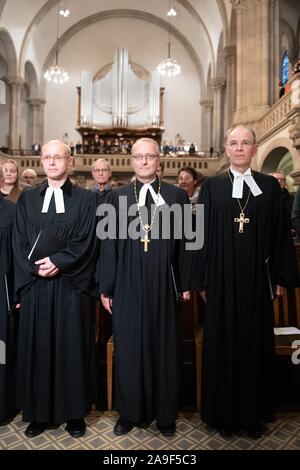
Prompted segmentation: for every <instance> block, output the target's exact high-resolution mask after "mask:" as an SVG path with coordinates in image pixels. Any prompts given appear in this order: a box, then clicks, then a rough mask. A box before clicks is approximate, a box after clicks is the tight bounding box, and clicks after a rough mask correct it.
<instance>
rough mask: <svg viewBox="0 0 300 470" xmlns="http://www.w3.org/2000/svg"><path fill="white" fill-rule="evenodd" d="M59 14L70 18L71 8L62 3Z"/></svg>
mask: <svg viewBox="0 0 300 470" xmlns="http://www.w3.org/2000/svg"><path fill="white" fill-rule="evenodd" d="M59 14H60V16H63V17H64V18H68V16H69V15H70V10H69V8H66V7H65V5H64V4H62V5H61V7H60V9H59Z"/></svg>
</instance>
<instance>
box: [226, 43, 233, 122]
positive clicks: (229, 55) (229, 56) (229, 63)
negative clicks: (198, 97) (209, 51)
mask: <svg viewBox="0 0 300 470" xmlns="http://www.w3.org/2000/svg"><path fill="white" fill-rule="evenodd" d="M224 58H225V63H226V92H227V128H230V127H232V125H233V118H234V113H235V110H236V46H226V47H225V48H224Z"/></svg>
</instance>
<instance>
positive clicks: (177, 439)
mask: <svg viewBox="0 0 300 470" xmlns="http://www.w3.org/2000/svg"><path fill="white" fill-rule="evenodd" d="M117 418H118V414H117V413H116V412H109V411H105V412H99V411H97V412H92V413H91V414H89V415H88V416H87V418H86V422H87V432H86V434H85V436H84V437H82V438H80V439H73V438H72V437H71V436H70V435H69V434H68V433H67V432H66V431H65V429H64V428H65V425H62V426H60V427H59V428H57V429H52V430H48V431H46V432H44V433H43V434H42V435H40V436H37V437H36V438H34V439H27V438H26V437H25V435H24V430H25V429H26V426H27V424H28V423H23V421H22V416H21V415H18V416H17V417H16V418H15V419H14V421H13V422H11V423H10V424H9V425H7V426H1V427H0V449H2V450H4V449H6V450H19V449H23V450H25V449H27V450H34V449H36V450H37V449H39V450H75V449H76V450H78V449H82V450H95V449H99V450H100V449H102V450H138V449H144V450H167V449H172V450H196V449H203V450H227V449H231V450H252V449H265V450H285V449H291V450H298V449H300V414H299V413H289V414H287V413H280V414H278V415H277V416H276V419H275V421H274V422H273V423H272V424H270V425H269V428H268V430H266V433H265V434H264V435H263V436H262V437H261V438H260V439H257V440H252V439H249V438H248V437H247V436H235V437H232V438H226V439H225V438H222V437H221V436H220V435H219V434H218V433H217V432H215V431H209V430H208V429H207V427H206V425H205V424H204V423H203V422H201V420H200V418H199V416H198V415H197V414H196V413H180V415H179V419H178V420H177V432H176V434H175V435H174V436H173V437H172V438H166V437H163V436H162V435H161V434H160V433H159V432H158V430H157V428H156V424H155V423H152V424H151V425H150V426H149V427H148V428H147V429H144V428H134V429H133V431H131V432H130V433H128V434H127V435H125V436H120V437H117V436H115V435H114V434H113V426H114V423H115V421H116V419H117Z"/></svg>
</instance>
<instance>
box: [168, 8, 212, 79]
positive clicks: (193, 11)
mask: <svg viewBox="0 0 300 470" xmlns="http://www.w3.org/2000/svg"><path fill="white" fill-rule="evenodd" d="M177 2H178V3H179V4H180V5H181V6H182V7H183V8H184V9H186V10H187V11H188V12H189V13H190V15H191V16H192V17H193V18H194V19H195V20H196V21H197V22H198V24H200V25H201V27H202V28H203V31H204V32H205V35H206V39H207V42H208V44H209V56H210V61H211V64H212V68H213V71H214V69H215V59H214V48H213V44H212V40H211V37H210V35H209V32H208V29H207V27H206V25H205V23H204V21H203V20H202V18H201V16H200V15H199V13H198V11H197V10H196V9H195V8H194V7H193V6H192V5H191V4H190V3H189V2H188V1H187V0H177Z"/></svg>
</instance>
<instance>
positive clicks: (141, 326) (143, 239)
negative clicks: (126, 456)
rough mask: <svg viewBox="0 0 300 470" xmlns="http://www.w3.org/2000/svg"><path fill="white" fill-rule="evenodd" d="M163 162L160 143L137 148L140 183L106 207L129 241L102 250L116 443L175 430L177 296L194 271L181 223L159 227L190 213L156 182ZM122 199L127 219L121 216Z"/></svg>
mask: <svg viewBox="0 0 300 470" xmlns="http://www.w3.org/2000/svg"><path fill="white" fill-rule="evenodd" d="M159 163H160V156H159V148H158V144H157V142H156V141H154V140H152V139H148V138H142V139H139V140H137V141H136V142H135V144H134V145H133V147H132V166H133V169H134V173H135V178H134V179H133V181H132V182H130V183H128V184H127V185H126V186H123V187H122V188H118V189H116V190H114V191H113V192H112V194H111V197H110V200H109V202H110V203H111V204H112V205H113V207H114V208H115V212H116V214H117V233H120V232H118V231H119V229H120V227H121V226H123V228H124V226H125V227H127V230H128V232H127V236H120V235H117V237H116V238H115V237H114V236H113V235H112V236H111V237H110V236H109V238H106V239H104V240H103V241H102V244H101V254H100V270H99V272H100V293H101V300H102V303H103V306H104V307H105V308H106V309H107V310H108V311H109V312H110V313H111V314H112V320H113V334H114V344H115V384H116V387H115V390H116V407H117V409H118V411H119V413H120V418H119V419H118V421H117V423H116V425H115V427H114V433H115V434H116V435H118V436H120V435H123V434H126V433H128V432H129V431H131V430H132V429H133V427H134V425H137V426H138V425H142V424H146V425H149V424H150V423H151V421H152V420H154V419H156V421H157V427H158V429H159V431H160V432H161V433H162V434H163V435H165V436H167V437H170V436H173V434H174V433H175V430H176V425H175V420H176V416H177V407H178V395H179V390H178V386H179V373H178V372H179V363H180V361H179V348H180V335H179V325H178V322H179V317H178V315H179V313H178V305H177V304H176V295H175V294H176V290H178V292H181V293H182V298H183V300H187V299H188V298H189V292H188V291H187V288H188V273H189V271H188V267H187V266H186V264H187V258H186V257H185V254H186V252H185V243H184V242H185V240H184V237H183V235H182V237H181V239H175V236H174V232H175V225H176V223H178V220H177V219H176V218H175V217H174V218H172V216H171V217H170V220H171V222H170V227H169V228H170V232H169V235H167V236H165V237H164V236H163V235H162V232H161V231H160V229H158V226H159V223H161V222H162V219H163V220H165V219H167V217H168V216H169V215H170V212H171V211H170V207H171V206H172V205H173V204H176V203H177V204H178V206H179V207H180V209H182V208H183V205H184V204H187V205H188V207H190V206H189V201H188V198H187V195H186V193H185V191H183V190H182V189H180V188H178V187H176V186H173V185H170V184H167V183H165V182H163V181H161V180H160V179H159V178H158V177H157V169H158V166H159ZM124 200H125V201H127V206H128V208H129V210H130V215H129V212H128V213H127V214H126V215H124V212H125V211H124V210H123V209H122V207H123V203H124ZM131 214H132V215H131ZM131 223H135V227H136V232H135V233H132V232H130V230H129V227H130V225H131ZM120 230H121V229H120ZM154 231H156V233H157V236H156V237H155V236H154ZM175 274H176V281H175ZM175 282H176V284H177V285H175Z"/></svg>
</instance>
